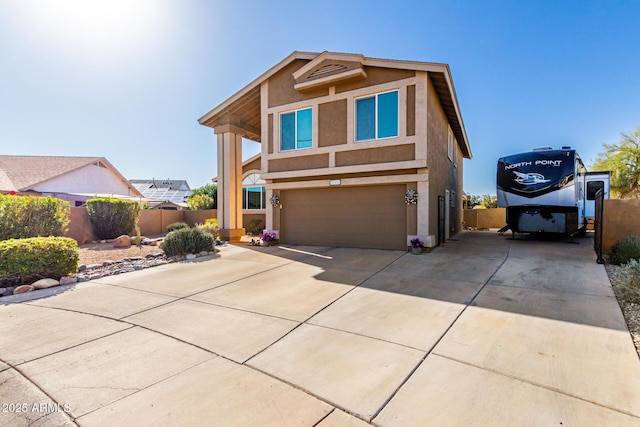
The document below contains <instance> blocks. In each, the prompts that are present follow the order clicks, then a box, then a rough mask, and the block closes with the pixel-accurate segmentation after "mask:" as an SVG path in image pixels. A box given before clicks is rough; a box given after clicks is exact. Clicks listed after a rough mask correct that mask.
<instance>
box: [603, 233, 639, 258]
mask: <svg viewBox="0 0 640 427" xmlns="http://www.w3.org/2000/svg"><path fill="white" fill-rule="evenodd" d="M610 259H611V262H612V263H613V264H626V263H628V262H629V261H631V260H632V259H640V236H627V237H625V238H624V239H622V240H620V241H618V242H616V243H615V244H614V245H613V246H612V247H611V257H610Z"/></svg>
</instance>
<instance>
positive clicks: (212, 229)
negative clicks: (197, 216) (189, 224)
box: [196, 221, 219, 242]
mask: <svg viewBox="0 0 640 427" xmlns="http://www.w3.org/2000/svg"><path fill="white" fill-rule="evenodd" d="M216 222H217V221H216ZM196 227H197V228H198V229H199V230H202V231H204V232H205V233H209V234H211V236H212V237H213V241H214V242H215V241H216V240H218V232H219V230H218V226H217V225H213V224H211V223H209V224H207V223H206V222H205V223H204V224H196Z"/></svg>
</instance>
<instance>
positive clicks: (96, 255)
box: [79, 243, 162, 265]
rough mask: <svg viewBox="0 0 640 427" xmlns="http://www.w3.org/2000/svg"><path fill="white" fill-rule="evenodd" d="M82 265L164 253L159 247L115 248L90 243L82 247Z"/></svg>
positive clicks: (106, 244)
mask: <svg viewBox="0 0 640 427" xmlns="http://www.w3.org/2000/svg"><path fill="white" fill-rule="evenodd" d="M79 252H80V264H81V265H82V264H84V265H90V264H102V263H103V262H104V261H118V260H121V259H123V258H134V257H142V258H144V257H145V256H146V255H147V254H157V253H159V252H162V250H161V249H160V247H159V246H150V245H142V246H140V247H137V246H135V245H134V246H131V247H130V248H126V249H122V248H114V247H113V244H112V243H88V244H86V245H81V246H80V251H79Z"/></svg>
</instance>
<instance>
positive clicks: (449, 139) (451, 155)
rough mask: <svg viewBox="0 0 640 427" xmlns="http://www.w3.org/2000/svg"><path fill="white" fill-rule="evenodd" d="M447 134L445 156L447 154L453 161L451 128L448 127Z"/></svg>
mask: <svg viewBox="0 0 640 427" xmlns="http://www.w3.org/2000/svg"><path fill="white" fill-rule="evenodd" d="M447 135H448V136H447V156H449V160H451V161H453V156H454V154H455V153H454V152H453V132H451V129H449V132H448V133H447Z"/></svg>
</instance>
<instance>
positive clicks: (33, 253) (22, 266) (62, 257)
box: [0, 237, 79, 284]
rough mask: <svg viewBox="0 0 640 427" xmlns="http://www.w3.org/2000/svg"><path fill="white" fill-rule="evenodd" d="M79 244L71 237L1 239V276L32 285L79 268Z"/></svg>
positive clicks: (58, 277)
mask: <svg viewBox="0 0 640 427" xmlns="http://www.w3.org/2000/svg"><path fill="white" fill-rule="evenodd" d="M78 258H79V256H78V244H77V243H76V241H75V240H73V239H70V238H68V237H30V238H27V239H9V240H4V241H1V242H0V277H3V278H7V279H17V280H18V282H19V283H22V284H31V283H33V282H34V281H36V280H39V279H44V278H47V277H50V278H53V279H56V280H59V279H60V278H61V277H63V276H67V275H69V274H71V273H75V272H76V271H78Z"/></svg>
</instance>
